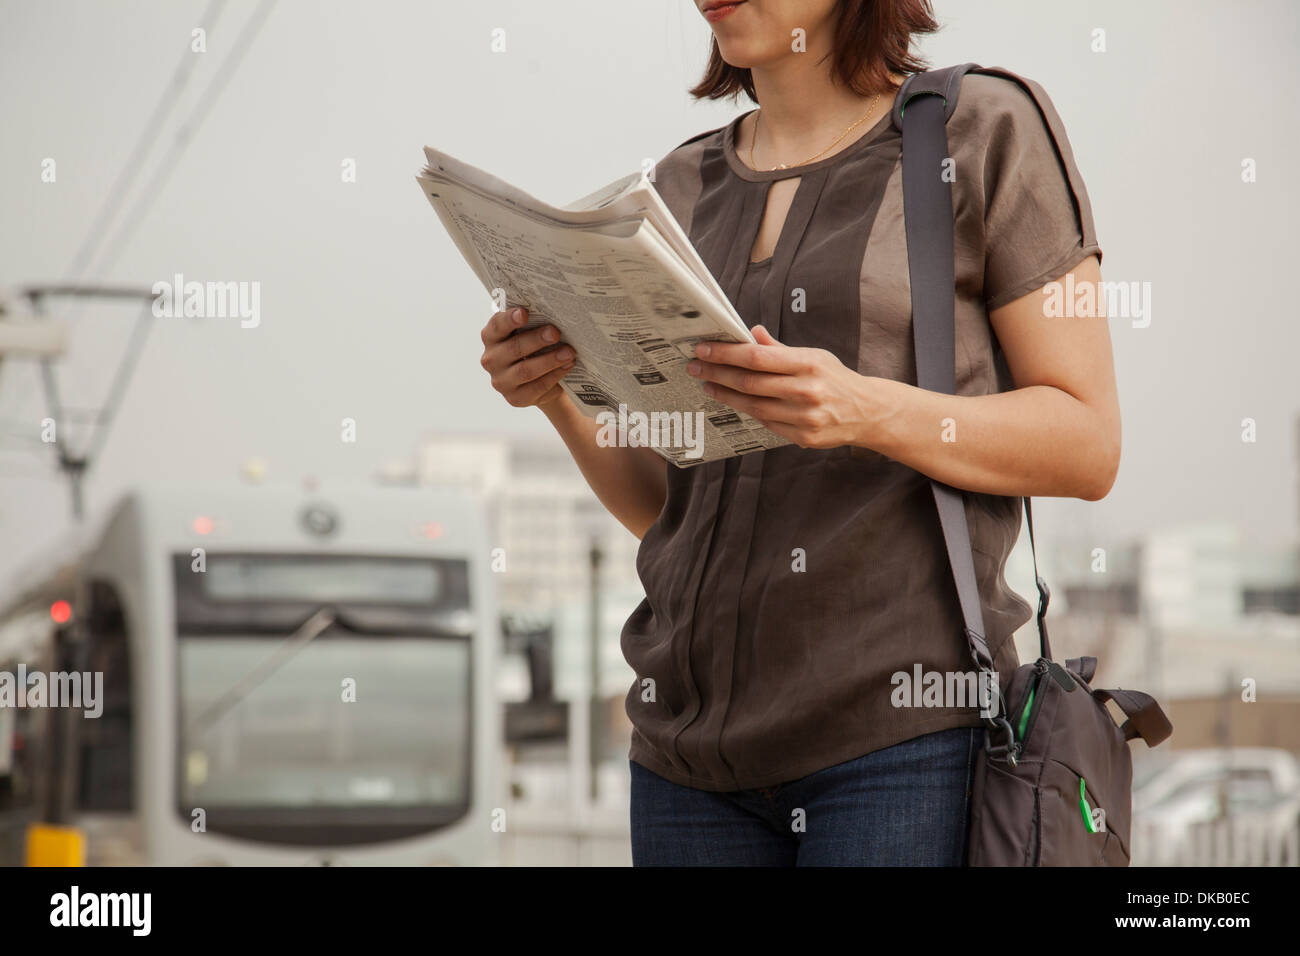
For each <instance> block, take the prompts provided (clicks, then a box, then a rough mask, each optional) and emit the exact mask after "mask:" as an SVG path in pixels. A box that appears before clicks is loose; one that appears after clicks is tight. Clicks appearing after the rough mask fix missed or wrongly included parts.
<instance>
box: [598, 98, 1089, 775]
mask: <svg viewBox="0 0 1300 956" xmlns="http://www.w3.org/2000/svg"><path fill="white" fill-rule="evenodd" d="M739 122H740V118H737V119H736V120H734V121H732V122H731V123H730V124H728V125H727V126H725V127H723V128H721V129H718V130H714V131H712V132H709V133H705V134H702V135H701V136H698V137H696V138H695V139H693V140H690V141H688V142H686V143H684V144H683V145H682V146H680V147H678V148H677V149H675V150H673V151H672V152H671V153H670V154H668V156H666V157H665V158H664V159H663V160H662V161H661V162H660V163H659V164H658V166H657V167H656V169H655V186H656V188H657V190H658V191H659V193H660V194H661V195H662V196H663V198H664V201H665V202H666V203H667V205H668V207H669V209H671V210H672V212H673V214H674V215H675V216H676V217H677V219H678V220H679V221H680V222H681V224H682V227H683V229H684V230H685V231H686V233H687V235H688V236H690V238H691V241H692V242H693V243H694V245H695V247H696V248H697V249H698V250H699V253H700V256H701V257H702V258H703V260H704V262H705V264H706V265H707V266H708V267H709V269H710V271H711V272H712V273H713V274H714V276H715V277H716V278H717V280H718V282H719V284H720V285H721V286H722V288H723V290H724V291H725V292H726V293H727V295H728V296H729V297H730V298H731V300H732V302H733V303H735V305H736V308H737V311H738V312H739V314H740V315H741V317H742V318H743V319H744V320H745V321H746V322H747V323H748V324H749V325H750V326H753V325H757V324H759V323H762V324H763V325H765V326H766V327H767V328H768V329H769V330H770V331H771V332H772V333H773V334H774V335H776V336H777V338H779V339H780V340H781V341H782V342H784V343H786V344H787V345H791V346H804V347H811V348H821V349H826V350H828V351H830V352H833V353H834V354H835V355H836V356H838V357H839V359H840V360H841V361H842V362H844V364H845V365H846V366H848V367H849V368H852V369H856V370H857V371H858V372H860V373H861V374H863V375H870V376H881V377H885V378H891V379H896V380H899V381H904V382H910V383H913V384H914V383H915V382H916V370H915V361H914V355H913V344H912V333H911V299H910V291H909V284H908V269H907V251H906V243H905V238H904V231H903V198H902V188H901V187H902V180H901V167H900V145H901V136H900V134H899V132H898V131H897V130H896V129H894V128H893V127H892V125H891V124H890V118H889V116H888V115H886V116H885V117H884V118H883V119H882V120H881V121H880V122H879V123H877V124H876V126H875V127H874V128H873V129H871V130H870V131H869V132H867V133H866V134H865V135H863V136H862V137H861V138H860V139H858V140H857V141H855V142H854V143H852V144H851V145H850V146H848V147H847V148H845V149H843V150H842V151H840V152H839V153H837V154H835V155H833V156H830V157H828V158H826V159H823V160H820V161H818V162H814V163H810V164H807V165H804V166H799V167H796V168H794V169H785V170H773V171H768V172H759V171H755V170H753V169H750V168H749V167H748V166H746V165H745V164H744V163H743V162H742V161H741V160H740V158H739V157H738V156H737V154H736V149H735V137H736V129H737V126H738V125H739ZM948 141H949V149H950V151H951V154H952V158H953V159H954V160H955V176H956V178H955V181H954V184H953V206H954V214H955V222H956V278H957V303H956V325H957V330H956V344H957V369H956V373H957V393H958V394H959V395H983V394H987V393H992V392H998V391H1003V390H1006V389H1009V388H1011V387H1013V383H1012V381H1011V377H1010V374H1009V372H1008V371H1007V368H1006V363H1005V361H1004V359H1003V357H1002V355H1001V352H1000V349H999V347H998V344H997V341H996V338H995V336H994V334H993V330H992V328H991V326H990V324H989V320H988V312H989V310H990V309H994V308H996V307H998V306H1001V305H1004V304H1006V303H1008V302H1011V301H1013V300H1015V299H1017V298H1020V297H1021V296H1023V295H1025V294H1027V293H1029V292H1032V291H1034V290H1036V289H1039V288H1041V287H1042V286H1043V285H1044V284H1045V283H1046V282H1048V281H1051V280H1052V279H1055V278H1058V277H1059V276H1061V275H1063V274H1064V273H1066V272H1068V271H1069V270H1070V269H1071V268H1073V267H1074V266H1076V265H1077V264H1078V263H1079V262H1081V261H1082V260H1083V259H1084V258H1086V257H1087V256H1090V255H1097V256H1098V257H1100V248H1099V247H1098V245H1097V242H1096V239H1095V237H1094V236H1093V235H1092V217H1091V212H1090V209H1089V205H1088V197H1087V194H1086V192H1085V190H1084V187H1083V183H1082V180H1081V179H1080V177H1079V175H1078V171H1077V169H1076V168H1075V165H1074V160H1073V157H1072V155H1071V152H1070V148H1069V144H1068V142H1067V141H1066V140H1065V135H1064V131H1063V128H1062V127H1061V124H1060V119H1059V117H1058V116H1057V114H1056V111H1055V109H1054V108H1053V106H1052V104H1051V102H1050V101H1049V100H1048V99H1047V97H1046V95H1045V94H1043V93H1042V90H1041V88H1039V87H1038V86H1037V85H1036V84H1032V83H1029V84H1028V90H1027V89H1026V88H1024V87H1022V86H1021V85H1020V84H1018V83H1016V82H1014V81H1012V80H1008V79H1005V78H1000V77H994V76H986V75H978V74H972V75H968V76H967V77H966V78H965V79H964V81H963V83H962V90H961V96H960V99H959V101H958V105H957V108H956V110H955V112H954V113H953V115H952V117H951V118H950V120H949V121H948ZM789 176H797V177H799V186H798V191H797V192H796V194H795V196H794V200H793V202H792V204H791V206H790V211H789V213H788V215H787V217H786V220H785V224H784V227H783V229H782V231H781V234H780V238H779V240H778V242H777V246H776V250H775V252H774V254H773V255H772V257H771V258H770V259H768V260H764V261H763V262H761V263H757V264H752V265H751V263H750V262H749V256H750V250H751V249H752V248H753V244H754V239H755V237H756V235H757V232H758V228H759V225H760V222H761V219H762V216H763V211H764V204H765V201H766V195H767V190H768V187H769V185H770V184H771V183H772V182H773V181H774V180H777V179H782V178H785V177H789ZM800 290H801V291H800ZM801 301H802V303H803V308H800V307H799V306H800V303H801ZM683 361H685V359H683ZM966 510H967V519H968V522H969V525H970V532H971V541H972V544H973V549H974V554H975V570H976V575H977V577H978V579H979V585H980V591H981V595H982V597H983V602H984V621H985V627H986V631H987V636H988V642H989V647H990V649H991V650H992V651H993V654H994V660H995V663H996V666H997V667H998V669H999V670H1000V671H1001V672H1002V674H1003V677H1004V680H1006V679H1009V677H1010V674H1009V672H1010V671H1011V670H1012V669H1013V668H1014V667H1015V666H1016V665H1017V663H1018V662H1017V659H1016V650H1015V645H1014V642H1013V641H1012V640H1011V637H1012V634H1013V633H1014V632H1015V630H1016V629H1017V628H1018V627H1019V626H1020V625H1021V624H1023V623H1024V622H1025V621H1026V620H1028V619H1029V617H1030V615H1031V609H1030V606H1029V604H1028V603H1027V602H1026V601H1025V600H1023V599H1022V598H1021V597H1020V596H1019V595H1018V594H1016V593H1015V592H1013V591H1012V590H1011V589H1010V588H1009V587H1008V586H1007V583H1006V581H1005V580H1004V577H1003V568H1004V565H1005V563H1006V559H1007V555H1008V553H1009V552H1010V550H1011V548H1012V546H1013V545H1014V543H1015V542H1016V539H1017V537H1018V535H1019V532H1020V499H1018V498H1008V497H1001V496H997V495H985V494H968V495H967V503H966ZM637 570H638V572H639V574H640V576H641V582H642V584H643V586H644V588H645V592H646V597H645V600H644V601H642V602H641V604H640V606H639V607H638V608H637V609H636V610H635V611H634V612H633V613H632V616H631V617H630V618H629V619H628V621H627V623H626V625H625V626H624V629H623V634H622V648H623V653H624V655H625V656H626V658H627V660H628V663H629V664H630V665H631V666H632V668H633V670H634V671H635V673H636V681H635V683H634V684H633V686H632V688H631V689H630V691H629V692H628V695H627V713H628V716H629V718H630V719H631V721H632V724H633V733H632V748H631V754H630V757H631V759H632V760H634V761H635V762H637V763H639V764H641V765H643V766H645V767H647V768H649V769H651V770H653V771H655V772H656V773H658V774H660V775H661V776H664V777H666V778H668V779H669V780H672V781H674V782H676V783H680V784H684V785H687V786H692V787H697V788H700V789H704V790H736V789H749V788H753V787H764V786H771V785H773V784H776V783H781V782H785V781H789V780H794V779H797V778H799V777H802V776H805V775H807V774H809V773H812V772H814V771H817V770H821V769H824V768H826V767H829V766H832V765H834V764H837V763H841V762H843V761H846V760H851V759H854V758H856V757H860V756H862V755H863V754H867V753H870V752H871V751H874V750H878V749H881V748H883V747H888V746H891V745H893V744H897V743H901V742H902V741H905V740H909V739H911V738H913V737H916V736H919V735H921V734H926V733H930V732H933V731H937V730H943V729H946V728H950V727H965V726H978V725H979V723H980V720H979V717H978V713H977V711H976V709H975V708H974V706H971V707H963V708H956V707H948V708H944V707H916V706H910V707H896V706H894V702H893V700H892V697H893V695H894V691H895V684H894V683H893V682H891V676H892V675H894V674H895V673H896V672H900V671H901V672H905V673H907V674H908V675H913V674H914V673H915V670H914V669H915V668H916V667H918V666H919V667H920V668H921V672H922V673H923V674H924V673H927V672H931V671H937V672H940V673H942V674H947V673H949V672H962V673H965V672H967V671H969V670H970V669H971V663H970V658H969V655H968V652H967V650H966V646H965V641H964V638H963V637H962V619H961V613H960V611H959V608H958V604H957V596H956V591H955V588H954V585H953V580H952V574H951V571H950V570H949V568H948V558H947V554H946V552H945V550H944V543H943V537H942V533H941V531H940V528H939V520H938V515H937V513H936V511H935V504H934V498H933V497H932V495H931V492H930V488H929V482H928V479H927V478H926V477H925V476H923V475H921V474H920V473H918V472H916V471H914V470H912V469H911V468H908V467H906V466H905V465H902V464H899V463H898V462H896V461H893V460H891V459H888V458H886V457H884V456H883V455H880V454H878V453H876V452H874V451H871V450H868V449H864V448H856V447H848V446H846V447H841V448H835V449H829V450H810V449H802V448H799V447H797V446H794V445H789V446H785V447H781V448H777V449H773V450H770V451H763V452H754V453H752V454H749V455H745V456H743V457H739V458H732V459H728V460H725V461H719V462H711V463H706V464H701V465H697V466H695V467H692V468H688V469H678V468H672V467H669V468H668V499H667V502H666V504H665V506H664V509H663V511H662V513H661V514H660V515H659V518H658V520H657V521H656V522H655V524H654V525H653V526H652V527H651V528H650V529H649V531H648V532H647V533H646V535H645V537H644V538H643V540H642V542H641V547H640V551H639V553H638V557H637ZM1004 686H1005V685H1004Z"/></svg>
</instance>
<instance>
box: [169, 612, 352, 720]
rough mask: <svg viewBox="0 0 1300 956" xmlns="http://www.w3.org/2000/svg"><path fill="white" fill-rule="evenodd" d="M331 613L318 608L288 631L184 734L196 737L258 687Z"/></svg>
mask: <svg viewBox="0 0 1300 956" xmlns="http://www.w3.org/2000/svg"><path fill="white" fill-rule="evenodd" d="M334 620H335V613H334V610H333V609H332V608H324V607H323V608H321V609H320V610H318V611H317V612H316V613H315V614H313V615H312V616H311V617H309V618H307V620H305V621H304V622H303V623H302V624H301V625H299V627H298V629H297V630H296V631H294V632H293V633H292V634H290V635H289V636H288V637H287V638H285V640H284V641H283V643H281V644H280V646H279V647H277V648H276V649H275V650H274V651H273V652H272V653H271V655H270V656H269V657H268V658H267V659H266V660H264V661H263V662H262V663H260V664H258V665H257V666H256V667H254V668H253V669H252V670H251V671H249V672H248V673H247V674H245V675H244V676H243V678H241V679H240V680H239V682H238V683H236V684H235V686H233V687H232V688H230V690H228V691H226V692H225V693H224V694H222V695H221V697H220V698H219V699H218V700H217V701H216V702H215V703H213V704H212V706H210V707H209V708H208V709H207V710H205V711H204V712H203V713H201V714H199V715H198V716H197V717H195V718H194V720H192V721H191V722H190V727H189V730H188V732H187V733H188V736H189V737H191V738H195V737H198V736H199V735H200V734H202V733H203V732H204V731H206V730H209V729H210V728H211V727H212V725H213V724H215V723H216V722H217V721H219V720H220V719H221V718H222V717H224V716H226V714H228V713H230V712H231V711H232V710H234V709H235V708H236V707H238V706H239V704H240V702H241V701H243V700H244V698H246V697H247V696H248V695H249V694H251V693H252V692H253V691H254V690H256V689H257V688H258V686H259V685H261V684H262V683H263V682H265V680H266V679H267V678H268V677H270V676H271V675H272V674H274V673H275V672H276V671H278V670H279V669H280V668H281V667H283V666H284V665H285V664H286V663H287V662H288V661H289V660H290V659H291V658H292V657H293V656H294V655H295V654H297V653H298V652H299V651H300V650H302V649H303V648H304V647H306V646H307V645H308V644H310V643H311V642H312V641H314V640H315V639H316V638H317V637H319V636H320V634H321V633H322V632H323V631H325V630H327V629H328V628H329V626H330V625H331V624H333V623H334Z"/></svg>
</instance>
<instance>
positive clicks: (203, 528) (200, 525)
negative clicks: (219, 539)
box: [194, 515, 213, 534]
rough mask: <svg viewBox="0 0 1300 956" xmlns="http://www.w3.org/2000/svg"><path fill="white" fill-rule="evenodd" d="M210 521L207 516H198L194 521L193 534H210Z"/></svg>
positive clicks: (211, 524)
mask: <svg viewBox="0 0 1300 956" xmlns="http://www.w3.org/2000/svg"><path fill="white" fill-rule="evenodd" d="M212 527H213V523H212V519H211V518H209V517H208V516H207V515H199V516H198V517H197V518H195V519H194V533H195V534H212Z"/></svg>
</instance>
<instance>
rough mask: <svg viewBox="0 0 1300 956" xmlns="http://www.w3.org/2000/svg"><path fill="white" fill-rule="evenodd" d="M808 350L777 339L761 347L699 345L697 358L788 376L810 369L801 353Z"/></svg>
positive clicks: (713, 343)
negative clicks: (792, 346)
mask: <svg viewBox="0 0 1300 956" xmlns="http://www.w3.org/2000/svg"><path fill="white" fill-rule="evenodd" d="M769 338H770V336H769ZM804 351H806V350H805V349H792V348H790V347H789V346H787V345H782V344H781V343H780V342H777V341H775V340H773V341H772V342H771V343H767V344H758V345H755V344H751V343H748V342H744V343H739V344H732V343H729V342H701V343H700V344H699V345H697V346H695V354H696V355H697V356H699V357H700V358H702V359H707V360H708V361H710V362H714V363H716V364H721V365H738V366H740V367H741V368H749V369H753V370H754V371H756V372H778V373H782V374H785V375H793V374H797V373H799V372H803V371H807V370H808V369H807V366H808V360H807V359H806V358H805V357H804V356H803V355H802V354H801V353H802V352H804Z"/></svg>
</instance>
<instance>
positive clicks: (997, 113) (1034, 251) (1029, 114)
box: [962, 76, 1101, 310]
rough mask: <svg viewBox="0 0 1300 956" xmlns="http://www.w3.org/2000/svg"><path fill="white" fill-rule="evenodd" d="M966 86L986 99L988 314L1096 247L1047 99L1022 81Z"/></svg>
mask: <svg viewBox="0 0 1300 956" xmlns="http://www.w3.org/2000/svg"><path fill="white" fill-rule="evenodd" d="M971 81H974V82H975V84H976V85H978V87H979V90H980V91H981V92H982V93H983V95H984V96H985V97H986V98H987V99H986V102H985V103H984V104H982V107H983V108H982V109H981V111H980V112H981V113H982V114H983V116H982V119H984V120H985V121H986V129H987V134H986V135H987V137H988V139H987V141H986V142H987V148H986V151H985V156H984V164H983V173H984V176H983V186H984V253H985V264H984V302H985V307H986V308H987V309H989V310H992V309H996V308H998V307H999V306H1003V305H1006V304H1007V303H1008V302H1014V301H1015V300H1016V299H1018V298H1020V297H1021V296H1024V295H1027V294H1029V293H1031V292H1033V291H1035V290H1036V289H1040V288H1042V287H1043V285H1044V284H1046V283H1047V282H1050V281H1051V280H1053V279H1056V278H1058V277H1060V276H1061V275H1063V274H1064V273H1066V272H1068V271H1069V270H1070V269H1072V268H1074V267H1075V266H1077V265H1078V264H1079V263H1080V262H1081V261H1083V260H1084V259H1085V258H1087V257H1088V256H1092V255H1095V256H1097V257H1098V260H1100V258H1101V247H1100V245H1098V243H1097V238H1096V235H1095V232H1094V229H1093V223H1092V209H1091V205H1090V203H1089V200H1088V194H1087V190H1086V189H1085V187H1084V185H1083V178H1082V176H1080V175H1079V171H1078V168H1077V166H1076V165H1075V162H1074V155H1073V151H1072V150H1071V149H1070V144H1069V140H1068V139H1067V138H1066V135H1065V127H1064V124H1062V123H1061V119H1060V116H1059V115H1057V112H1056V108H1055V107H1054V106H1053V105H1052V103H1051V100H1049V99H1048V98H1047V94H1046V93H1045V92H1043V91H1042V88H1041V87H1039V86H1038V85H1037V84H1036V83H1033V81H1030V80H1024V79H1021V78H1017V79H1009V78H1004V77H995V76H972V77H970V78H968V80H967V82H971ZM962 94H963V97H964V96H965V94H966V90H965V89H963V91H962Z"/></svg>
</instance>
